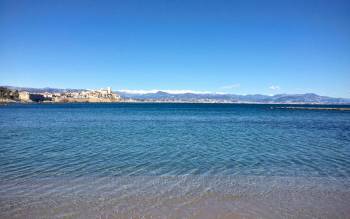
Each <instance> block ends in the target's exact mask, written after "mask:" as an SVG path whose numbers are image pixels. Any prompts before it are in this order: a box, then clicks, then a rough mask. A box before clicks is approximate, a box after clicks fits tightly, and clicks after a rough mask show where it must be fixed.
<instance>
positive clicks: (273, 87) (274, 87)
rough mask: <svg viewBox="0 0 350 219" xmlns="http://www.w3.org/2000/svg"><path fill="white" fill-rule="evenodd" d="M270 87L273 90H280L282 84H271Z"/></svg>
mask: <svg viewBox="0 0 350 219" xmlns="http://www.w3.org/2000/svg"><path fill="white" fill-rule="evenodd" d="M269 89H271V90H280V89H281V88H280V86H278V85H271V86H270V87H269Z"/></svg>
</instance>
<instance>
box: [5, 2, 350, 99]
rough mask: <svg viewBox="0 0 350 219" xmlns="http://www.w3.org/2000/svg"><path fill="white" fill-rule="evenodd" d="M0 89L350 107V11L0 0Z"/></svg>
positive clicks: (340, 6)
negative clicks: (296, 96)
mask: <svg viewBox="0 0 350 219" xmlns="http://www.w3.org/2000/svg"><path fill="white" fill-rule="evenodd" d="M0 84H2V85H15V86H29V87H48V86H50V87H59V88H99V87H106V86H112V88H113V89H114V90H118V89H168V90H169V89H177V90H178V89H191V90H200V91H213V92H227V93H238V94H254V93H262V94H275V93H306V92H315V93H318V94H321V95H328V96H336V97H350V1H348V0H343V1H340V0H328V1H325V0H324V1H321V0H318V1H314V0H276V1H267V0H266V1H265V0H256V1H253V0H244V1H243V0H242V1H234V0H231V1H220V0H213V1H205V0H200V1H190V0H181V1H180V0H172V1H170V0H169V1H153V0H142V1H133V0H131V1H128V0H122V1H117V0H114V1H103V0H102V1H97V0H96V1H89V0H82V1H77V0H59V1H56V0H45V1H44V0H43V1H30V0H23V1H21V0H16V1H13V0H8V1H4V0H0Z"/></svg>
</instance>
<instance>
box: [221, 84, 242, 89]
mask: <svg viewBox="0 0 350 219" xmlns="http://www.w3.org/2000/svg"><path fill="white" fill-rule="evenodd" d="M240 86H241V85H240V84H229V85H225V86H222V87H220V89H223V90H230V89H235V88H239V87H240Z"/></svg>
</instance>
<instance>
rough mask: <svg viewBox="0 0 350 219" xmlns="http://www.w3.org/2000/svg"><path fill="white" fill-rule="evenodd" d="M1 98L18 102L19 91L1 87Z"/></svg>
mask: <svg viewBox="0 0 350 219" xmlns="http://www.w3.org/2000/svg"><path fill="white" fill-rule="evenodd" d="M0 98H1V99H11V100H18V99H19V93H18V90H11V89H8V88H6V87H0Z"/></svg>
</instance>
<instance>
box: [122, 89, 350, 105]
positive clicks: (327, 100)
mask: <svg viewBox="0 0 350 219" xmlns="http://www.w3.org/2000/svg"><path fill="white" fill-rule="evenodd" d="M117 93H118V94H119V95H120V96H122V97H125V98H132V99H138V100H145V101H147V100H153V101H185V102H222V103H225V102H230V103H291V104H293V103H310V104H350V99H347V98H334V97H326V96H319V95H317V94H313V93H306V94H276V95H273V96H269V95H261V94H254V95H236V94H217V93H168V92H164V91H157V92H155V93H140V94H138V93H134V92H132V93H129V92H124V91H118V92H117Z"/></svg>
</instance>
